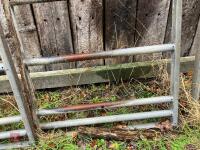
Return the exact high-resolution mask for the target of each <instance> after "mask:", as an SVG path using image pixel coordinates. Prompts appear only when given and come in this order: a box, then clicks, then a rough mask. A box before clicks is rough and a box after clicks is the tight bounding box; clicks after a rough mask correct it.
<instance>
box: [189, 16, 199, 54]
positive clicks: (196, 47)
mask: <svg viewBox="0 0 200 150" xmlns="http://www.w3.org/2000/svg"><path fill="white" fill-rule="evenodd" d="M197 51H200V19H199V23H198V27H197V30H196V34H195V37H194V41H193V44H192V48H191V50H190V56H195V55H196V52H197Z"/></svg>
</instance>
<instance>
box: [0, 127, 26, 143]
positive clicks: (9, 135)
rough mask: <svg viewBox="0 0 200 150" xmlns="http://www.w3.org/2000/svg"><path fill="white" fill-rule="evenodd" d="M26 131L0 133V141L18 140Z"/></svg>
mask: <svg viewBox="0 0 200 150" xmlns="http://www.w3.org/2000/svg"><path fill="white" fill-rule="evenodd" d="M26 135H27V133H26V130H25V129H21V130H12V131H4V132H0V139H1V140H4V139H12V138H18V137H23V136H26Z"/></svg>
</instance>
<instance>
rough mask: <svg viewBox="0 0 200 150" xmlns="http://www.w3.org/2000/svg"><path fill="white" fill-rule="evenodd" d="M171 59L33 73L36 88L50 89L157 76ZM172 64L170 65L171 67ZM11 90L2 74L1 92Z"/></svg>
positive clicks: (188, 64)
mask: <svg viewBox="0 0 200 150" xmlns="http://www.w3.org/2000/svg"><path fill="white" fill-rule="evenodd" d="M169 62H170V60H162V61H158V62H157V63H155V62H140V63H129V64H121V65H110V66H99V67H93V68H78V69H69V70H60V71H49V72H38V73H31V78H32V80H33V83H34V86H35V88H36V89H50V88H59V87H67V86H73V85H85V84H94V83H103V82H116V81H119V80H120V79H123V80H131V79H132V78H151V77H155V76H157V74H158V72H157V70H156V66H157V67H158V66H160V65H161V64H163V63H164V64H166V63H167V64H168V65H169ZM193 66H194V57H185V58H182V59H181V72H188V71H191V70H192V69H193ZM169 67H170V66H168V68H169ZM7 92H11V89H10V85H9V82H8V79H7V77H6V76H0V93H7Z"/></svg>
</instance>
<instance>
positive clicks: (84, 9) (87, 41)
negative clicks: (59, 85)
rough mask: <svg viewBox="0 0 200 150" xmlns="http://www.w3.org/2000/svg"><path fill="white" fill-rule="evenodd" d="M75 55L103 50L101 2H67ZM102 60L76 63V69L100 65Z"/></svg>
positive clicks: (84, 0) (71, 0)
mask: <svg viewBox="0 0 200 150" xmlns="http://www.w3.org/2000/svg"><path fill="white" fill-rule="evenodd" d="M69 4H70V5H69V8H70V15H71V17H70V18H71V23H72V29H73V41H74V48H75V52H76V53H86V52H97V51H101V50H103V18H102V16H103V6H102V0H69ZM102 64H103V60H93V61H84V62H78V63H77V67H84V66H96V65H102Z"/></svg>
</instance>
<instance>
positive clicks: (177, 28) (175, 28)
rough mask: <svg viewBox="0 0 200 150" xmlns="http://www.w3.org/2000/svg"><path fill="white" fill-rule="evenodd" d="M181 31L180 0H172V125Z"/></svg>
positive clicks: (178, 81) (176, 98) (176, 106)
mask: <svg viewBox="0 0 200 150" xmlns="http://www.w3.org/2000/svg"><path fill="white" fill-rule="evenodd" d="M181 31H182V0H173V4H172V41H173V43H175V51H174V53H173V54H172V77H171V80H172V81H171V82H172V86H171V94H172V95H173V97H174V101H173V118H172V123H173V125H174V126H177V125H178V105H179V103H178V99H179V86H180V85H179V84H180V54H181Z"/></svg>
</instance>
